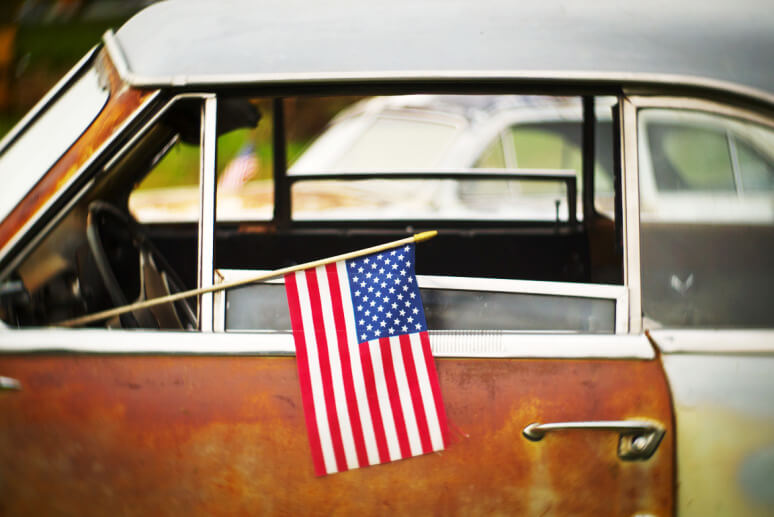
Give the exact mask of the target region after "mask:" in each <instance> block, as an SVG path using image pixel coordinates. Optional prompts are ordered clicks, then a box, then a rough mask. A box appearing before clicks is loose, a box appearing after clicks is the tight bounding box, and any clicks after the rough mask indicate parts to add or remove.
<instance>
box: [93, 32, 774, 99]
mask: <svg viewBox="0 0 774 517" xmlns="http://www.w3.org/2000/svg"><path fill="white" fill-rule="evenodd" d="M102 39H103V41H104V42H105V49H106V50H107V51H108V53H109V54H110V57H111V59H113V61H114V63H116V65H117V66H116V68H117V69H118V70H119V73H120V74H121V78H122V79H123V80H124V81H126V82H127V83H129V84H131V85H132V86H136V87H156V88H161V87H169V86H186V87H192V86H202V87H203V86H211V85H234V84H247V83H263V84H265V85H271V84H278V83H296V84H308V83H337V82H379V81H427V80H466V79H469V80H524V81H530V82H537V81H547V82H553V81H576V82H582V83H593V82H604V83H611V84H616V85H617V84H621V83H623V84H657V85H665V86H682V87H691V88H698V89H701V90H716V91H726V92H731V93H735V94H737V95H742V96H745V97H751V98H754V99H758V100H761V101H764V102H766V103H768V104H772V105H774V94H770V93H767V92H765V91H762V90H759V89H757V88H751V87H748V86H742V85H739V84H736V83H731V82H728V81H722V80H718V79H709V78H704V77H697V76H691V75H679V74H658V73H635V72H584V71H582V70H567V71H560V70H541V71H537V70H524V71H513V70H487V71H481V70H422V71H410V70H407V71H371V72H324V73H300V72H298V73H264V74H212V75H196V76H191V75H176V76H156V77H150V76H142V75H140V74H136V73H134V72H132V71H131V70H130V69H129V65H128V63H127V61H126V59H125V58H124V56H123V51H122V50H121V48H120V43H119V42H118V40H117V39H116V38H115V35H114V33H113V31H108V32H106V33H105V35H103V37H102ZM108 41H111V43H110V44H108ZM119 62H121V63H122V68H123V69H122V68H119V67H118V63H119Z"/></svg>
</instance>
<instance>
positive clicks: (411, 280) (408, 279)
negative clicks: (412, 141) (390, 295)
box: [406, 277, 414, 284]
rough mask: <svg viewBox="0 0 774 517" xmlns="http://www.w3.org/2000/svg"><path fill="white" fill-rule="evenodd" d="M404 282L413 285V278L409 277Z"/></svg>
mask: <svg viewBox="0 0 774 517" xmlns="http://www.w3.org/2000/svg"><path fill="white" fill-rule="evenodd" d="M406 282H408V283H409V284H411V283H413V282H414V279H413V278H411V277H408V278H407V279H406Z"/></svg>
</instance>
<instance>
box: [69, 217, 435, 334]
mask: <svg viewBox="0 0 774 517" xmlns="http://www.w3.org/2000/svg"><path fill="white" fill-rule="evenodd" d="M436 235H438V232H437V231H436V230H431V231H429V232H421V233H417V234H414V235H412V236H411V237H406V238H405V239H399V240H397V241H392V242H387V243H384V244H379V245H377V246H371V247H370V248H364V249H361V250H357V251H350V252H349V253H344V254H342V255H336V256H335V257H329V258H324V259H319V260H313V261H312V262H306V263H304V264H298V265H296V266H288V267H284V268H282V269H276V270H274V271H269V272H267V273H262V274H260V275H257V276H255V277H252V278H246V279H242V280H234V281H232V282H224V283H222V284H217V285H213V286H209V287H200V288H199V289H191V290H189V291H181V292H179V293H175V294H169V295H167V296H161V297H159V298H152V299H150V300H143V301H141V302H136V303H131V304H129V305H123V306H121V307H115V308H113V309H108V310H104V311H100V312H95V313H94V314H87V315H86V316H80V317H78V318H73V319H69V320H65V321H61V322H59V323H55V324H54V326H57V327H78V326H80V325H86V324H87V323H94V322H95V321H101V320H105V319H108V318H112V317H113V316H119V315H121V314H126V313H127V312H132V311H136V310H140V309H147V308H148V307H153V306H156V305H161V304H164V303H170V302H176V301H178V300H182V299H184V298H190V297H192V296H199V295H200V294H205V293H213V292H215V291H222V290H224V289H231V288H232V287H239V286H242V285H247V284H252V283H255V282H262V281H264V280H270V279H272V278H276V277H278V276H284V275H287V274H288V273H293V272H296V271H301V270H303V269H310V268H313V267H319V266H324V265H326V264H331V263H333V262H339V261H340V260H349V259H353V258H357V257H362V256H363V255H369V254H371V253H378V252H380V251H384V250H389V249H392V248H397V247H398V246H402V245H404V244H411V243H413V242H422V241H426V240H428V239H432V238H433V237H435V236H436Z"/></svg>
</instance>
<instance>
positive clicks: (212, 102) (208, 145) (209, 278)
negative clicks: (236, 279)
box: [197, 95, 218, 332]
mask: <svg viewBox="0 0 774 517" xmlns="http://www.w3.org/2000/svg"><path fill="white" fill-rule="evenodd" d="M217 115H218V99H217V98H216V97H215V96H214V95H208V96H207V97H205V98H204V104H203V105H202V121H201V150H200V153H199V160H200V161H199V246H198V253H197V256H198V259H197V260H198V268H197V269H198V272H199V287H200V288H203V287H210V286H212V285H213V283H214V282H213V280H214V278H213V267H214V262H215V198H216V193H215V189H216V184H215V182H216V178H215V173H216V171H215V164H216V163H217V161H216V160H217V156H216V154H217V137H218V135H217V133H216V124H217ZM198 318H199V329H200V330H202V331H204V332H212V331H213V321H212V318H213V300H212V293H206V294H202V295H201V296H199V314H198Z"/></svg>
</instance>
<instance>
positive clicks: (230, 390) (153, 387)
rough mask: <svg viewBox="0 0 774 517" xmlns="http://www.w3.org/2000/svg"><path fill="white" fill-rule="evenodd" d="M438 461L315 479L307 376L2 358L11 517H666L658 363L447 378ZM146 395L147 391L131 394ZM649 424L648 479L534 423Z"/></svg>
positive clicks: (536, 365)
mask: <svg viewBox="0 0 774 517" xmlns="http://www.w3.org/2000/svg"><path fill="white" fill-rule="evenodd" d="M438 371H439V375H440V382H441V388H442V391H443V396H444V399H445V402H446V410H447V414H448V416H449V419H450V420H451V423H452V427H454V428H458V429H460V430H462V432H463V433H464V435H465V437H464V438H463V437H461V438H459V439H458V440H456V441H455V442H454V443H453V444H452V446H451V447H450V448H449V449H448V450H446V451H443V452H440V453H435V454H430V455H426V456H422V457H418V458H413V459H409V460H404V461H398V462H395V463H391V464H388V465H382V466H376V467H369V468H365V469H360V470H354V471H349V472H344V473H341V474H336V475H332V476H327V477H323V478H316V477H315V476H314V474H313V468H312V462H311V458H310V454H309V445H308V442H307V437H306V430H305V426H304V425H305V424H304V417H303V411H302V409H301V408H302V406H301V400H300V393H299V388H298V379H297V375H296V365H295V360H294V358H288V357H264V358H260V357H188V356H174V357H168V356H162V357H120V356H48V357H45V356H13V357H12V356H2V357H0V372H2V373H3V374H4V375H10V376H13V377H14V378H17V379H19V380H20V381H21V382H22V384H23V385H24V387H25V389H24V391H22V392H17V393H14V394H2V396H0V501H3V505H4V512H5V513H7V514H9V515H22V514H28V515H36V514H38V515H40V514H51V513H60V514H73V515H105V514H126V515H148V514H152V515H180V514H186V515H188V514H200V515H256V514H259V515H264V514H267V515H296V514H304V515H365V514H369V515H371V514H376V515H394V514H398V515H404V514H410V515H430V514H432V515H438V514H440V515H465V516H468V515H615V516H620V515H633V514H635V513H652V514H655V515H671V514H672V511H673V508H672V505H673V501H672V488H673V465H672V456H673V447H674V433H673V428H672V424H671V414H670V407H669V398H668V393H667V388H666V384H665V381H664V377H663V374H662V372H661V367H660V364H659V363H658V362H657V361H606V360H517V359H513V360H463V359H442V360H439V361H438ZM132 386H137V389H132ZM634 417H639V418H650V419H653V420H657V421H660V422H662V423H663V424H664V425H665V426H666V427H667V434H666V436H665V438H664V440H663V442H662V443H661V446H660V447H659V449H658V451H657V452H656V454H655V455H654V456H653V457H652V458H651V459H650V460H648V461H646V462H630V463H625V462H621V461H620V460H618V458H617V456H616V446H617V435H616V434H615V433H604V432H599V431H572V432H566V433H553V434H550V435H548V436H546V437H545V438H544V439H543V440H542V441H540V442H529V441H527V440H525V439H524V438H523V437H522V436H521V430H522V429H523V428H524V426H526V425H527V424H529V423H531V422H535V421H541V422H551V421H563V420H616V419H622V418H634Z"/></svg>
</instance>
